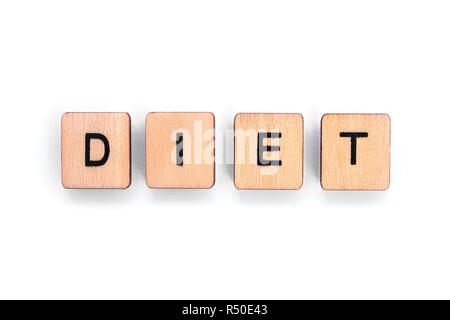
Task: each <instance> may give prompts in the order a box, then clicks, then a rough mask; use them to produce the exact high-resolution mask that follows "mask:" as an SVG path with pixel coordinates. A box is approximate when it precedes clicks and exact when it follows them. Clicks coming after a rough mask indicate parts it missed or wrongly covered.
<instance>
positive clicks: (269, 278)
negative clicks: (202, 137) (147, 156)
mask: <svg viewBox="0 0 450 320" xmlns="http://www.w3.org/2000/svg"><path fill="white" fill-rule="evenodd" d="M449 16H450V3H449V2H448V1H411V0H408V1H393V0H389V1H381V0H377V1H361V0H358V1H302V2H300V1H261V0H259V1H243V0H239V1H231V0H228V1H213V0H207V1H93V0H88V1H81V0H78V1H61V0H57V1H18V0H14V1H12V0H11V1H9V0H3V1H2V2H1V3H0V107H1V110H2V117H1V125H0V133H1V148H2V152H1V158H0V168H1V181H2V183H1V186H0V188H1V190H0V191H1V192H0V197H1V207H0V298H210V299H215V298H236V299H238V298H254V299H257V298H296V299H300V298H344V299H346V298H450V272H449V270H450V252H449V244H450V228H449V227H450V210H449V205H448V200H449V190H448V181H449V178H450V177H449V173H448V154H449V152H448V148H449V140H448V138H449V133H448V132H449V125H448V117H449V107H450V94H449V92H450V90H449V89H450V37H449V36H450V19H449ZM66 111H125V112H129V113H130V115H131V118H132V157H133V175H132V184H131V187H130V188H129V189H127V190H65V189H63V188H62V186H61V182H60V117H61V115H62V113H63V112H66ZM149 111H212V112H214V114H215V116H216V127H217V133H218V134H221V133H222V132H223V131H224V130H225V129H226V128H232V124H233V118H234V115H235V114H236V113H237V112H301V113H302V114H303V116H304V118H305V171H304V182H305V183H304V186H303V188H302V189H301V190H299V191H237V190H236V189H235V188H234V185H233V180H232V167H231V166H230V165H223V164H218V165H217V167H216V185H215V187H214V188H213V189H211V190H206V191H205V190H203V191H200V190H197V191H196V190H190V191H189V190H150V189H148V188H147V187H146V185H145V177H144V170H145V167H144V147H145V146H144V119H145V115H146V114H147V113H148V112H149ZM326 112H386V113H389V114H390V116H391V118H392V166H391V172H392V176H391V188H390V189H389V190H388V191H387V192H326V191H323V190H322V189H321V187H320V182H319V150H320V146H319V128H320V118H321V116H322V114H323V113H326ZM226 144H227V143H226V142H225V139H218V141H217V143H216V151H217V158H218V159H217V160H218V161H220V162H223V159H224V157H225V149H226ZM228 147H230V146H228ZM231 147H232V144H231Z"/></svg>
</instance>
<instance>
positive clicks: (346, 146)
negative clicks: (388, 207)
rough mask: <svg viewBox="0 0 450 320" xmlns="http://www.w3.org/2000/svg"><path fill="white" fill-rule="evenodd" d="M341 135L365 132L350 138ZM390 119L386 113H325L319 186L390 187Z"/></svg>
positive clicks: (339, 187)
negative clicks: (353, 148)
mask: <svg viewBox="0 0 450 320" xmlns="http://www.w3.org/2000/svg"><path fill="white" fill-rule="evenodd" d="M341 132H366V133H367V137H363V138H357V139H356V158H355V160H356V164H353V165H352V163H351V139H350V138H348V137H341V136H340V133H341ZM390 141H391V119H390V117H389V115H387V114H325V115H324V116H323V117H322V138H321V150H322V151H321V183H322V187H323V188H324V189H325V190H386V189H387V188H388V187H389V184H390V145H391V143H390Z"/></svg>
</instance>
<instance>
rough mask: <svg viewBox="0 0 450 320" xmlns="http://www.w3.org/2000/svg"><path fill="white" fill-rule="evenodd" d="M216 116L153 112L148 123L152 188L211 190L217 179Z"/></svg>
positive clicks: (149, 168) (147, 151) (148, 172)
mask: <svg viewBox="0 0 450 320" xmlns="http://www.w3.org/2000/svg"><path fill="white" fill-rule="evenodd" d="M214 126H215V124H214V115H213V114H212V113H210V112H150V113H149V114H148V115H147V118H146V122H145V128H146V129H145V132H146V133H145V135H146V138H145V140H146V151H145V153H146V175H147V185H148V187H149V188H167V189H209V188H211V187H212V186H213V185H214V181H215V149H214V144H215V137H214Z"/></svg>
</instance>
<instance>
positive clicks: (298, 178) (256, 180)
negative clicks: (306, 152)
mask: <svg viewBox="0 0 450 320" xmlns="http://www.w3.org/2000/svg"><path fill="white" fill-rule="evenodd" d="M234 184H235V186H236V188H237V189H251V190H256V189H279V190H283V189H284V190H288V189H300V188H301V186H302V184H303V116H302V115H301V114H299V113H239V114H237V115H236V117H235V119H234Z"/></svg>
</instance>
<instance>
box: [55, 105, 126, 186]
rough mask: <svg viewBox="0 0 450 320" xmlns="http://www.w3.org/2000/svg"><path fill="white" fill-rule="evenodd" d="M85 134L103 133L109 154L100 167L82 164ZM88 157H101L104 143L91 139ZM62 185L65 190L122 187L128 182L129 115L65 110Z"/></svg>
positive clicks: (62, 127)
mask: <svg viewBox="0 0 450 320" xmlns="http://www.w3.org/2000/svg"><path fill="white" fill-rule="evenodd" d="M86 133H100V134H103V135H104V136H105V137H106V138H107V139H108V141H109V146H110V154H109V158H108V160H107V161H106V163H105V164H104V165H102V166H99V167H87V166H86V165H85V136H86ZM90 152H91V158H92V159H93V160H98V159H101V158H102V156H103V155H104V152H105V147H104V144H103V143H102V142H101V141H99V140H95V139H94V140H91V147H90ZM61 164H62V165H61V167H62V184H63V186H64V187H65V188H68V189H80V188H82V189H84V188H86V189H98V188H105V189H124V188H127V187H128V186H129V185H130V182H131V143H130V116H129V115H128V113H119V112H101V113H97V112H68V113H65V114H64V115H63V116H62V118H61Z"/></svg>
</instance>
